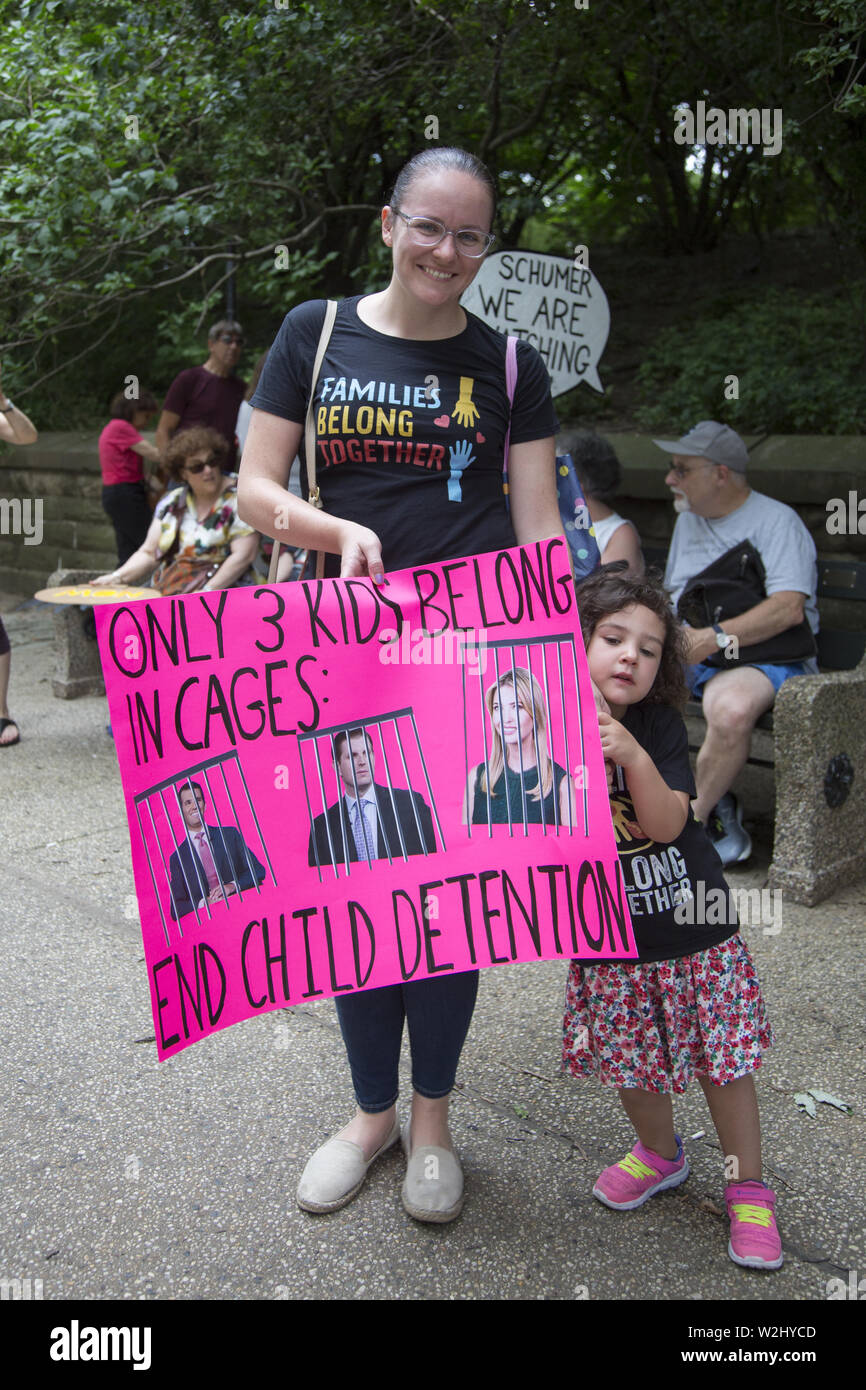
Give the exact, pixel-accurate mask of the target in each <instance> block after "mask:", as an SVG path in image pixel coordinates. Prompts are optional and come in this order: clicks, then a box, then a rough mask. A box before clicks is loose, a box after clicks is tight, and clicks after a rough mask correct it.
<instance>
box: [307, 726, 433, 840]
mask: <svg viewBox="0 0 866 1390" xmlns="http://www.w3.org/2000/svg"><path fill="white" fill-rule="evenodd" d="M334 761H335V763H336V767H337V772H338V774H339V777H340V781H341V782H342V784H343V786H342V792H343V794H342V795H341V797H340V800H339V802H335V804H334V805H333V806H329V807H328V809H327V812H322V813H321V814H320V815H318V816H316V817H315V819H314V821H313V833H312V835H311V836H310V848H309V862H310V864H313V865H315V864H316V863H318V864H320V865H322V864H334V863H337V864H344V863H345V862H346V850H348V854H349V863H350V864H354V863H356V862H358V861H360V860H366V861H367V862H368V863H369V862H370V861H371V860H373V859H386V858H387V857H388V854H389V853H390V855H391V858H392V859H403V858H404V857H408V856H409V855H410V854H423V853H424V852H425V850H426V851H428V852H435V850H436V837H435V834H434V831H433V817H432V815H431V813H430V807H429V806H428V805H427V803H426V801H425V800H424V798H423V796H422V795H421V793H420V792H416V791H411V790H409V791H405V790H404V789H403V788H402V787H394V789H393V793H392V791H391V789H390V788H389V787H388V786H383V785H382V784H381V783H379V782H374V780H373V776H374V772H375V763H376V758H375V754H374V752H373V748H372V746H371V744H370V740H369V739H368V737H367V735H366V734H365V732H364V730H363V729H351V730H347V732H346V733H341V734H337V736H336V737H335V739H334ZM392 794H393V801H392V799H391V798H392ZM395 810H396V817H395V814H394V813H395ZM329 831H330V835H329V833H328V832H329Z"/></svg>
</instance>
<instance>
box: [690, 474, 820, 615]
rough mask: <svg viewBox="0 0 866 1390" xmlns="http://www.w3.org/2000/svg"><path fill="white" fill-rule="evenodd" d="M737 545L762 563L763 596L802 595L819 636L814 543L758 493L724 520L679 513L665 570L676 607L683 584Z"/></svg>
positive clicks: (786, 510)
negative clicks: (784, 592)
mask: <svg viewBox="0 0 866 1390" xmlns="http://www.w3.org/2000/svg"><path fill="white" fill-rule="evenodd" d="M740 541H751V542H752V545H753V546H754V547H755V549H756V550H757V551H758V554H759V555H760V557H761V559H762V560H763V562H764V570H765V572H766V590H767V597H768V598H769V597H770V595H771V594H777V593H779V592H780V591H782V590H792V591H794V592H795V593H798V594H805V595H806V603H805V614H806V617H807V618H808V620H809V624H810V626H811V628H812V631H813V632H817V631H818V608H817V604H816V603H815V592H816V590H817V587H818V565H817V560H816V552H815V542H814V541H813V540H812V537H811V536H810V535H809V532H808V531H807V530H806V527H805V526H804V524H803V522H802V521H801V520H800V518H799V517H798V515H797V513H796V512H795V511H794V509H793V508H792V507H788V506H786V505H785V503H784V502H777V501H776V499H775V498H774V497H765V496H764V494H763V493H761V492H750V493H749V495H748V497H747V498H746V500H745V502H744V503H743V505H742V506H741V507H737V509H736V511H733V512H729V513H728V515H727V516H719V517H712V518H710V517H704V516H697V515H696V514H695V513H694V512H681V513H680V515H679V516H678V517H677V524H676V526H675V527H674V534H673V539H672V540H671V548H670V550H669V552H668V562H667V565H666V567H665V584H666V585H667V586H668V588H669V589H671V590H672V591H673V592H672V595H671V597H672V600H673V604H674V607H676V603H677V599H678V598H679V596H680V594H681V593H682V590H683V588H684V586H685V584H686V583H687V581H688V580H689V579H691V578H692V576H693V575H696V574H700V572H701V570H705V569H706V568H707V565H710V564H712V562H713V560H717V559H718V558H719V556H721V555H724V554H725V553H726V552H727V551H728V550H730V549H731V548H732V547H733V546H735V545H737V544H738V543H739V542H740Z"/></svg>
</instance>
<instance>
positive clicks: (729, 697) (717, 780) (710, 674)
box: [653, 420, 818, 865]
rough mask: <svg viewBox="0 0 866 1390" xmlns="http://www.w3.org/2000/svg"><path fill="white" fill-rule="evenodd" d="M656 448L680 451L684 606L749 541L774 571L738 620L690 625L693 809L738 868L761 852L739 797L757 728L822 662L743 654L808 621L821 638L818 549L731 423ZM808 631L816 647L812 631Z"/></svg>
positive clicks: (674, 575)
mask: <svg viewBox="0 0 866 1390" xmlns="http://www.w3.org/2000/svg"><path fill="white" fill-rule="evenodd" d="M653 442H654V443H655V444H657V445H658V447H659V448H660V449H664V450H665V452H666V453H668V454H672V455H673V458H672V461H671V468H670V470H669V472H668V474H667V477H666V478H665V482H666V483H667V485H668V487H669V488H670V489H671V490H672V492H673V494H674V508H675V510H676V511H677V512H678V513H679V515H678V517H677V521H676V525H675V527H674V533H673V538H672V540H671V546H670V551H669V553H668V560H667V567H666V570H665V583H666V585H667V587H668V588H669V589H670V590H671V599H672V602H673V604H674V607H676V604H677V601H678V599H679V597H680V594H681V593H682V591H683V588H684V586H685V585H686V584H687V583H688V581H689V580H690V579H692V578H693V577H694V576H695V575H697V574H700V573H701V572H702V571H703V570H705V569H706V568H707V566H709V565H710V564H711V563H712V562H713V561H715V560H717V559H719V557H721V556H723V555H725V554H726V553H727V552H728V551H729V550H731V549H732V548H733V547H735V546H737V545H740V544H742V543H743V542H744V541H751V543H752V545H753V546H754V548H755V550H757V552H758V554H759V556H760V559H761V561H762V563H763V567H764V592H765V594H766V597H765V598H764V599H762V600H761V601H759V602H757V603H756V604H755V605H754V606H753V607H750V608H748V609H747V610H746V611H745V612H742V613H739V614H738V615H737V616H736V617H732V618H723V619H722V621H721V622H715V623H712V624H711V625H710V626H708V627H701V628H695V627H689V626H688V625H686V629H685V636H686V655H687V660H688V661H689V663H691V664H690V666H689V669H688V671H687V677H688V680H689V687H690V689H691V692H692V695H693V696H694V698H696V699H702V701H703V711H704V717H705V719H706V722H707V732H706V736H705V738H704V742H703V745H702V747H701V750H700V752H699V754H698V760H697V769H696V777H695V781H696V785H697V797H696V799H695V801H694V802H693V803H692V805H693V809H694V813H695V816H696V818H697V819H699V820H701V821H703V822H704V824H705V825H706V826H707V828H708V830H709V833H710V836H711V838H712V839H713V841H714V843H715V846H716V849H717V850H718V852H719V854H720V856H721V859H722V863H723V864H726V865H727V864H735V863H739V862H741V861H742V860H744V859H748V857H749V855H750V854H751V852H752V841H751V838H750V836H749V834H748V832H747V831H746V830H745V829H744V828H743V817H742V809H741V807H740V806H739V804H738V802H737V799H736V797H735V796H734V795H733V793H732V792H731V791H730V788H731V786H732V785H733V783H734V780H735V779H736V777H737V775H738V774H739V772H740V771H741V769H742V768H743V766H744V765H745V763H746V760H747V759H748V756H749V744H750V741H751V735H752V730H753V728H754V727H755V724H756V723H757V721H758V720H759V719H760V717H761V715H762V714H765V713H766V712H767V710H769V709H770V708H771V706H772V704H773V701H774V700H775V698H776V691H777V690H778V689H779V687H780V686H781V685H782V684H783V682H784V681H786V680H787V679H788V678H789V677H790V676H801V675H810V674H816V673H817V670H818V666H817V662H816V660H815V658H814V656H806V657H805V658H804V659H803V660H800V661H794V662H788V663H786V664H782V663H780V662H761V661H759V660H758V661H752V662H750V661H748V659H746V660H744V661H742V662H740V661H739V660H738V653H739V650H740V649H741V648H746V647H759V646H760V645H761V644H763V643H766V642H767V641H768V640H769V639H770V638H774V637H776V636H777V635H778V634H779V633H783V632H786V631H787V630H788V629H789V628H795V627H798V626H800V625H801V624H803V620H804V616H805V618H806V619H807V620H808V627H809V628H811V631H812V633H813V634H814V633H816V632H817V631H818V609H817V605H816V601H815V594H816V589H817V582H818V572H817V562H816V553H815V544H814V541H813V540H812V537H811V536H810V534H809V532H808V530H807V529H806V527H805V525H804V524H803V522H802V521H801V520H800V517H799V516H798V515H797V513H796V512H795V511H794V510H793V508H791V507H788V506H786V505H785V503H784V502H777V501H776V500H775V499H774V498H772V497H765V496H764V495H763V494H762V493H760V492H755V491H753V490H752V489H751V488H750V487H749V484H748V482H747V481H746V467H747V464H748V461H749V455H748V451H747V449H746V446H745V444H744V443H743V441H742V439H741V438H740V436H739V435H738V434H736V433H735V431H734V430H732V429H730V428H729V427H728V426H727V425H720V424H719V423H718V421H716V420H702V421H701V422H700V423H699V424H697V425H695V427H694V429H692V430H690V431H689V432H688V434H686V435H684V436H683V438H682V439H677V440H664V439H656V440H654V441H653ZM804 631H805V632H806V644H807V645H811V646H812V649H813V650H814V643H813V642H811V641H810V639H809V636H808V629H806V628H804ZM732 638H734V639H736V640H735V641H734V642H731V639H732ZM720 650H724V651H725V655H726V656H730V657H731V658H732V659H731V662H730V665H728V663H727V661H726V662H725V664H724V666H721V667H720V666H718V665H713V664H707V659H708V658H709V657H711V656H717V654H718V652H719V651H720Z"/></svg>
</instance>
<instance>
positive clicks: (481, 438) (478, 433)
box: [475, 430, 487, 444]
mask: <svg viewBox="0 0 866 1390" xmlns="http://www.w3.org/2000/svg"><path fill="white" fill-rule="evenodd" d="M475 438H476V439H477V440H478V443H479V444H486V443H487V440H486V439H485V438H484V435H483V434H482V433H481V431H480V430H477V431H476V434H475Z"/></svg>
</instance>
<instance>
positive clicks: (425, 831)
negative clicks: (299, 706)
mask: <svg viewBox="0 0 866 1390" xmlns="http://www.w3.org/2000/svg"><path fill="white" fill-rule="evenodd" d="M401 721H403V722H402V725H401ZM372 731H376V732H377V734H378V742H379V747H380V748H381V752H382V766H383V768H384V773H385V783H384V784H382V783H377V782H376V781H375V780H374V778H373V763H372V760H370V761H369V763H368V766H369V775H370V779H371V784H372V786H373V788H374V791H373V796H372V804H373V807H374V809H375V819H376V831H377V836H380V837H381V844H382V846H383V848H384V851H385V852H384V854H382V855H380V854H379V853H378V852H377V848H378V847H377V846H373V845H371V844H370V842H369V836H368V834H367V831H366V829H364V830H363V831H362V833H361V836H360V838H361V839H362V845H359V844H358V843H357V840H356V839H355V837H354V834H353V828H352V826H351V824H349V823H348V807H347V806H346V802H345V796H349V797H351V798H353V800H354V802H355V803H357V802H358V801H359V790H360V789H359V786H358V777H357V772H356V769H355V759H354V756H353V755H352V740H353V739H357V738H359V737H363V739H364V750H365V753H366V756H367V759H371V754H372V757H373V758H376V757H377V752H376V749H375V746H374V740H373V738H372V736H371V734H372ZM386 735H387V737H386ZM341 736H342V737H341ZM388 738H390V741H391V744H392V748H391V755H390V757H389V754H388ZM338 740H339V742H340V745H341V747H343V740H345V749H346V750H348V756H347V758H346V764H347V769H346V770H347V773H350V774H351V790H350V788H349V787H347V786H345V784H344V783H343V782H342V780H341V775H340V773H339V771H338V762H339V759H338V753H337V741H338ZM323 745H324V746H325V748H326V749H327V756H326V757H325V758H324V759H323V757H322V746H323ZM307 746H311V748H312V759H311V761H312V763H313V766H312V768H310V769H309V780H308V769H307V767H306V766H305V758H304V749H305V747H307ZM298 751H299V753H300V759H301V776H302V778H303V782H304V797H305V799H306V803H307V815H308V817H309V822H310V864H311V865H312V864H315V867H316V869H317V870H318V874H319V880H320V881H321V880H322V868H323V865H325V866H329V867H330V868H332V869H333V871H334V874H335V876H336V877H337V878H339V877H340V868H341V867H343V868H344V869H345V873H346V877H347V878H349V877H350V876H351V870H352V863H353V862H354V863H355V864H358V865H359V866H360V863H361V862H362V861H363V860H366V863H367V866H368V868H370V869H372V867H373V861H374V860H375V859H378V858H387V860H388V862H389V864H393V862H394V860H395V859H396V860H401V861H402V862H404V863H406V862H408V859H409V856H410V855H411V854H413V853H415V854H424V855H425V856H426V855H428V854H433V853H436V852H438V850H439V849H440V848H441V849H443V850H444V849H445V836H444V833H443V830H442V822H441V821H440V819H439V812H438V810H437V807H436V800H435V797H434V795H433V787H432V785H431V783H430V774H429V772H428V770H427V760H426V758H425V756H424V750H423V748H422V747H421V739H420V737H419V735H418V726H417V724H416V722H415V713H414V711H413V710H412V708H411V707H407V708H406V709H397V710H390V711H389V712H388V713H387V714H378V715H375V716H373V717H371V718H366V719H352V720H350V721H349V722H347V723H345V724H333V725H331V726H330V727H328V728H326V729H315V730H313V731H311V732H310V733H306V734H298ZM395 754H398V755H399V762H396V761H394V760H395ZM413 760H414V762H415V769H413V772H414V770H418V771H420V773H421V774H422V775H423V779H424V785H425V787H426V791H427V796H428V797H429V798H430V805H429V808H428V807H427V806H426V805H425V803H424V801H423V793H419V792H418V791H417V790H415V789H413V780H412V776H411V775H410V769H409V763H410V762H412V761H413ZM392 761H394V765H395V766H399V767H400V768H402V773H403V779H404V782H405V786H404V787H400V786H395V782H394V771H393V768H392ZM326 782H327V783H328V784H330V785H329V787H326ZM311 786H312V789H313V797H311ZM316 790H317V791H318V794H319V798H320V800H321V806H322V811H321V812H320V813H314V811H313V800H314V799H315V791H316ZM367 794H369V793H367ZM362 795H364V793H362ZM329 798H330V799H329ZM419 801H420V802H421V806H420V807H419V804H418V803H419ZM427 817H431V819H430V821H429V825H426V824H425V822H426V821H427ZM388 819H390V822H391V823H390V829H389V825H388V824H386V820H388ZM317 827H318V830H319V831H320V832H321V833H317ZM437 836H438V840H439V844H438V845H437V844H436V837H437ZM416 843H417V844H418V848H417V849H413V848H412V845H413V844H416ZM362 849H363V853H361V850H362ZM353 852H354V854H356V855H357V858H355V859H354V860H353Z"/></svg>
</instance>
